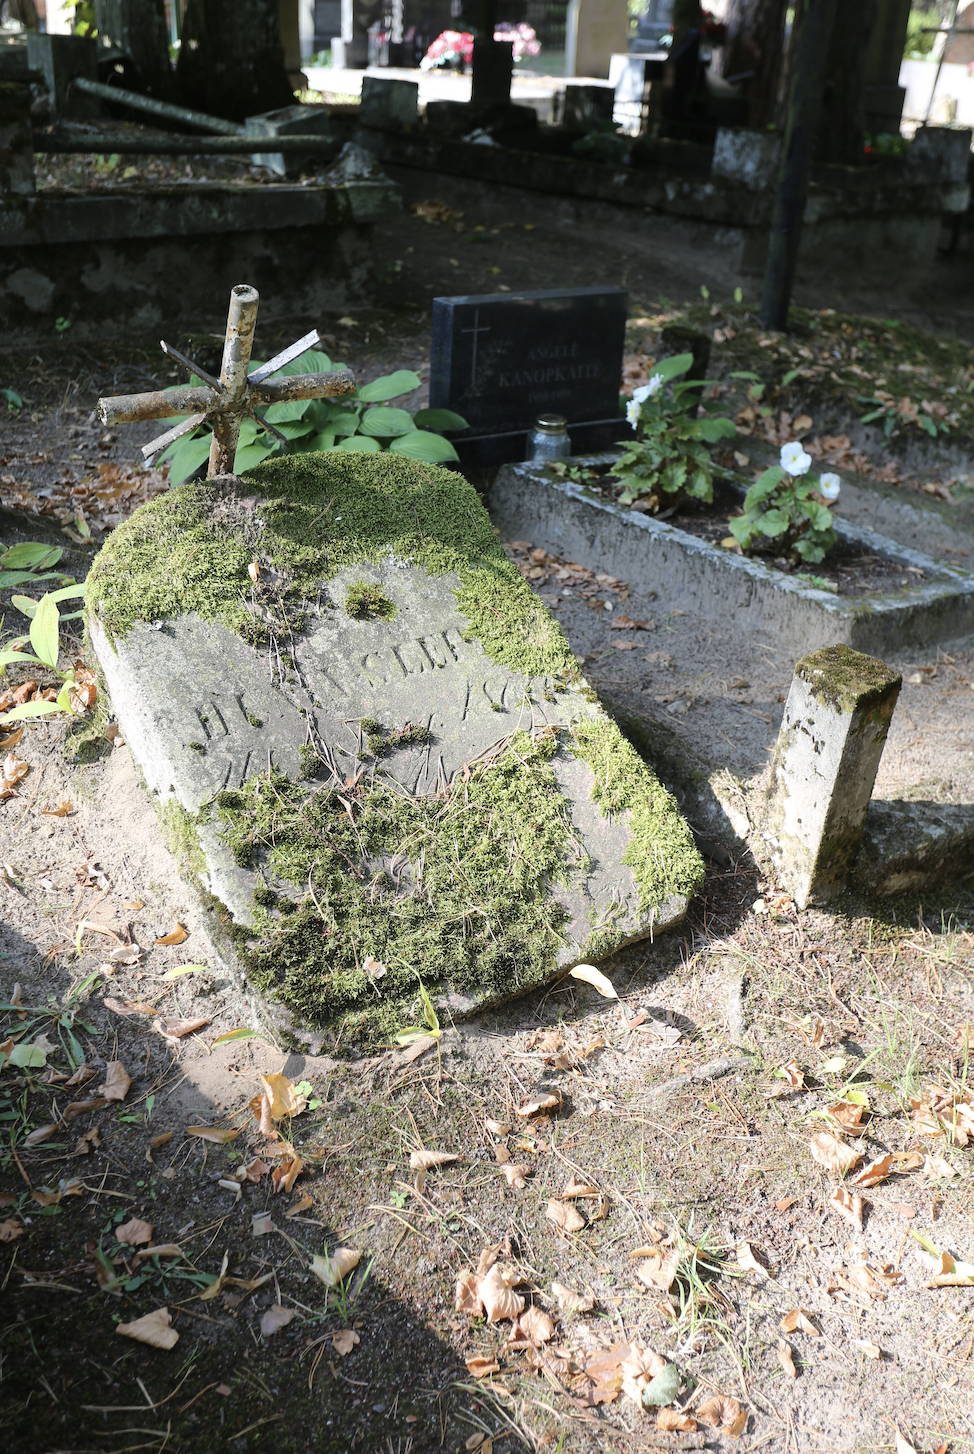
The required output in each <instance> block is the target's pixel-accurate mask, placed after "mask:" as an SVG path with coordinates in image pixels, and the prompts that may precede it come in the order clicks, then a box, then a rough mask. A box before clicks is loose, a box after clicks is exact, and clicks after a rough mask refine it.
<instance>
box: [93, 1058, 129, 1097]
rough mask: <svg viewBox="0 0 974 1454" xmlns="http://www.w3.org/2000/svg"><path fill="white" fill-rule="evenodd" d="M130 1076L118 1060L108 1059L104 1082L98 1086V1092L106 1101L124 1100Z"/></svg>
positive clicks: (127, 1091)
mask: <svg viewBox="0 0 974 1454" xmlns="http://www.w3.org/2000/svg"><path fill="white" fill-rule="evenodd" d="M131 1084H132V1077H131V1076H130V1075H129V1073H128V1071H127V1070H126V1069H125V1066H124V1065H123V1064H122V1062H121V1061H120V1060H110V1061H109V1062H108V1064H107V1066H106V1067H105V1083H104V1085H100V1086H99V1087H98V1094H99V1095H100V1096H104V1098H105V1100H106V1101H124V1099H125V1097H126V1096H127V1095H128V1093H129V1086H130V1085H131Z"/></svg>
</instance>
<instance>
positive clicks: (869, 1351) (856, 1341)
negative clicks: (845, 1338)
mask: <svg viewBox="0 0 974 1454" xmlns="http://www.w3.org/2000/svg"><path fill="white" fill-rule="evenodd" d="M852 1346H853V1348H858V1349H859V1352H860V1353H864V1354H865V1355H866V1357H867V1358H882V1356H883V1350H882V1349H881V1348H880V1347H879V1346H878V1345H877V1344H876V1343H867V1342H866V1340H865V1339H864V1338H853V1340H852Z"/></svg>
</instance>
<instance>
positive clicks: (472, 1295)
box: [453, 1268, 484, 1318]
mask: <svg viewBox="0 0 974 1454" xmlns="http://www.w3.org/2000/svg"><path fill="white" fill-rule="evenodd" d="M482 1281H483V1277H482V1275H481V1274H480V1273H477V1272H471V1271H470V1269H469V1268H468V1269H467V1271H466V1272H461V1273H460V1275H459V1277H458V1278H457V1286H456V1294H455V1296H454V1301H453V1306H454V1308H455V1309H456V1311H457V1312H458V1313H467V1314H468V1315H469V1316H470V1317H471V1318H479V1317H482V1316H483V1312H484V1305H483V1303H482V1302H481V1300H480V1284H481V1282H482Z"/></svg>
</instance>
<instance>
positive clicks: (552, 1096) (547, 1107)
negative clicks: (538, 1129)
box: [516, 1091, 561, 1120]
mask: <svg viewBox="0 0 974 1454" xmlns="http://www.w3.org/2000/svg"><path fill="white" fill-rule="evenodd" d="M560 1105H561V1092H560V1091H551V1092H550V1093H549V1094H547V1095H543V1096H537V1097H536V1098H535V1099H534V1100H531V1101H526V1102H525V1103H524V1105H523V1106H518V1108H517V1112H516V1114H517V1115H519V1116H521V1117H522V1118H523V1119H524V1120H527V1119H528V1118H529V1117H530V1116H537V1115H539V1114H540V1112H542V1111H557V1109H558V1107H559V1106H560Z"/></svg>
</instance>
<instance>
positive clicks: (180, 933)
mask: <svg viewBox="0 0 974 1454" xmlns="http://www.w3.org/2000/svg"><path fill="white" fill-rule="evenodd" d="M188 938H189V930H188V929H187V928H186V926H185V924H177V925H176V927H175V929H174V930H173V931H172V933H171V934H164V935H163V937H162V938H161V939H157V940H156V941H155V942H156V943H157V944H182V942H183V940H184V939H188Z"/></svg>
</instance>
